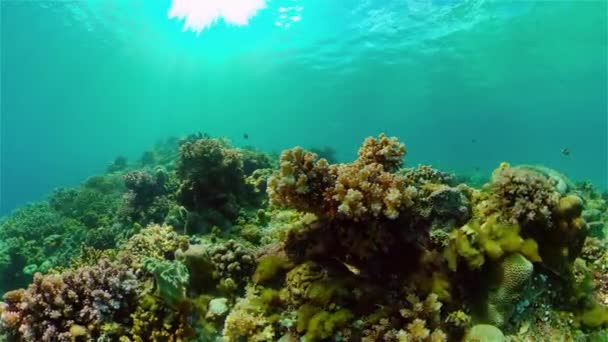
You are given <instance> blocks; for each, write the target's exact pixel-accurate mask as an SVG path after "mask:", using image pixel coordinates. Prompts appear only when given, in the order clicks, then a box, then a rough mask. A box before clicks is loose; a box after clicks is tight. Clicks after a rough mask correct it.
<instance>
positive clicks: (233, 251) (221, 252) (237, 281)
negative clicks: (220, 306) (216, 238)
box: [209, 240, 255, 288]
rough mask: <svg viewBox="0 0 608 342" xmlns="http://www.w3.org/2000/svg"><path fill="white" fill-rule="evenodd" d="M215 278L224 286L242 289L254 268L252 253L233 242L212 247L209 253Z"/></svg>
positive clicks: (229, 241)
mask: <svg viewBox="0 0 608 342" xmlns="http://www.w3.org/2000/svg"><path fill="white" fill-rule="evenodd" d="M209 255H210V257H211V262H212V263H213V264H214V265H215V269H216V271H215V272H216V273H215V276H216V278H217V279H219V280H220V282H221V283H223V284H224V285H228V284H234V286H236V287H237V288H243V287H244V285H245V284H246V283H247V281H248V280H249V279H250V277H251V274H252V273H253V270H254V268H255V259H254V256H253V252H252V251H251V250H250V249H249V248H247V247H246V246H244V245H242V244H240V243H239V242H237V241H235V240H228V241H226V242H225V243H222V244H218V245H215V246H212V247H211V248H210V251H209Z"/></svg>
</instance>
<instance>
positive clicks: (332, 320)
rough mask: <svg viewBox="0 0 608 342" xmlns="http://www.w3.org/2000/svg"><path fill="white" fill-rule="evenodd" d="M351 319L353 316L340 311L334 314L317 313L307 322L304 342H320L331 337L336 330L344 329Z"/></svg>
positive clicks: (344, 310) (346, 311)
mask: <svg viewBox="0 0 608 342" xmlns="http://www.w3.org/2000/svg"><path fill="white" fill-rule="evenodd" d="M352 317H353V314H352V313H351V312H350V311H348V310H346V309H340V310H338V311H336V312H328V311H319V312H317V313H316V314H315V315H314V316H312V317H311V318H310V320H309V321H308V326H307V328H306V334H305V335H304V341H306V342H313V341H320V340H323V339H326V338H330V337H331V336H333V335H334V334H335V333H336V332H337V331H338V329H340V328H342V327H344V326H345V325H346V324H347V323H348V322H349V321H350V320H351V319H352Z"/></svg>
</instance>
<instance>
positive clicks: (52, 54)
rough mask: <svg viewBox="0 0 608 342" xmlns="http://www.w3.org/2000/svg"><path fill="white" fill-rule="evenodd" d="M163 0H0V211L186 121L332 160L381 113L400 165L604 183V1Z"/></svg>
mask: <svg viewBox="0 0 608 342" xmlns="http://www.w3.org/2000/svg"><path fill="white" fill-rule="evenodd" d="M170 7H171V4H170V2H169V1H143V0H140V1H65V2H64V1H53V2H50V1H13V0H3V1H2V7H1V9H2V17H1V19H2V20H1V21H2V22H1V31H2V32H1V34H2V36H1V38H2V40H1V43H2V51H1V52H2V55H1V58H2V62H1V71H2V79H1V81H2V84H1V86H2V93H1V95H2V97H1V114H2V121H1V157H2V158H1V192H0V194H1V201H0V212H2V213H6V212H8V211H9V210H11V209H13V208H15V207H16V206H19V205H22V204H23V203H25V202H29V201H34V200H38V199H42V198H44V197H45V196H46V194H48V192H49V191H50V190H51V189H53V188H54V187H57V186H66V185H75V184H78V183H79V182H81V181H82V180H83V179H84V178H86V177H87V176H90V175H93V174H96V173H100V172H102V171H103V170H104V169H105V167H106V166H107V164H108V163H109V162H110V161H111V160H113V159H114V157H116V156H117V155H125V156H126V157H128V158H129V159H135V158H138V157H139V155H140V154H141V153H142V151H144V150H145V149H146V148H148V147H150V146H151V145H153V144H154V143H155V142H156V141H157V140H159V139H165V138H166V137H168V136H172V135H184V134H188V133H192V132H198V131H200V132H207V133H209V134H211V135H213V136H227V137H229V138H230V139H232V141H233V143H235V144H236V145H253V146H255V147H258V148H260V149H263V150H267V151H279V150H281V149H283V148H287V147H292V146H294V145H302V146H305V147H311V146H324V145H329V146H332V147H333V148H335V149H336V151H337V155H338V157H339V159H341V160H344V161H346V160H351V159H352V158H353V157H354V151H356V148H357V146H358V145H359V144H360V142H361V141H362V138H364V137H365V136H368V135H375V134H377V133H378V132H381V131H383V132H386V133H387V134H390V135H396V136H398V137H399V138H400V139H401V140H403V141H404V142H405V144H406V147H407V149H408V155H407V156H406V164H407V165H410V166H412V165H416V164H418V163H426V164H432V165H433V166H435V167H439V168H442V169H447V170H454V171H458V172H463V173H479V174H481V175H488V174H489V172H491V170H492V169H493V168H495V167H496V166H497V165H498V164H499V163H500V162H501V161H503V160H504V161H509V162H511V163H512V164H519V163H534V164H543V165H546V166H549V167H552V168H555V169H558V170H560V171H562V172H564V173H566V174H567V175H568V176H570V177H571V178H572V179H574V180H590V181H591V182H593V183H594V184H595V185H597V186H598V187H599V188H603V189H605V188H606V186H607V178H608V176H607V162H608V161H607V146H606V144H607V140H608V135H607V130H608V128H607V113H606V109H607V92H608V90H607V66H606V61H607V60H608V56H607V43H606V42H607V34H606V26H607V19H606V13H607V4H606V2H604V1H588V2H578V1H563V2H557V1H556V2H553V1H542V2H532V1H525V2H503V1H482V0H475V1H473V0H471V1H449V0H435V1H431V0H428V1H423V0H420V1H414V0H401V1H396V0H395V1H354V0H340V1H331V2H330V1H326V0H299V1H295V0H273V1H270V2H268V4H267V6H266V8H264V9H261V10H259V11H258V12H257V13H256V14H255V15H254V16H253V17H252V18H250V20H249V22H248V25H244V26H235V25H227V24H226V23H225V22H223V21H222V20H221V19H220V20H219V21H218V22H216V23H215V24H212V25H211V26H210V27H207V28H206V29H204V30H203V31H202V32H200V33H198V34H197V33H196V32H192V31H183V30H182V28H183V24H184V23H183V21H180V20H178V19H176V18H173V19H170V18H168V11H169V8H170ZM281 8H284V9H283V10H281ZM283 16H284V17H283ZM294 17H295V18H294ZM244 133H247V134H248V135H249V139H247V140H245V139H244V138H243V134H244ZM563 148H567V149H568V150H569V151H570V155H568V156H565V155H563V154H562V153H561V150H562V149H563Z"/></svg>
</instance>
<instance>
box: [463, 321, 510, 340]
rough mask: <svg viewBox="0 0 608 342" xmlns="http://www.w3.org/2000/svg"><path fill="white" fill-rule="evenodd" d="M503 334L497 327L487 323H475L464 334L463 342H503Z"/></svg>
mask: <svg viewBox="0 0 608 342" xmlns="http://www.w3.org/2000/svg"><path fill="white" fill-rule="evenodd" d="M504 341H506V338H505V335H504V334H503V333H502V331H500V329H498V328H497V327H495V326H493V325H489V324H477V325H475V326H473V327H472V328H471V329H470V330H469V331H468V332H467V334H466V336H465V337H464V339H463V342H504Z"/></svg>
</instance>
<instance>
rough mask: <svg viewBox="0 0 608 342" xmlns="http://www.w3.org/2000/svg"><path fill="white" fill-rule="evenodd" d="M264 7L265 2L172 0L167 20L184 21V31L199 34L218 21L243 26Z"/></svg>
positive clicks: (248, 0) (250, 0) (244, 0)
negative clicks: (221, 20)
mask: <svg viewBox="0 0 608 342" xmlns="http://www.w3.org/2000/svg"><path fill="white" fill-rule="evenodd" d="M265 7H266V0H173V1H172V4H171V8H170V9H169V18H170V19H172V18H177V19H178V20H184V31H187V30H190V31H194V32H196V33H197V34H200V33H201V32H202V31H203V30H204V29H206V28H208V27H210V26H211V25H213V24H214V23H216V22H217V21H218V20H220V19H223V20H224V21H225V22H226V23H227V24H231V25H238V26H243V25H247V23H248V22H249V19H251V18H252V17H253V16H255V14H256V13H257V12H258V11H259V10H261V9H264V8H265Z"/></svg>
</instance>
